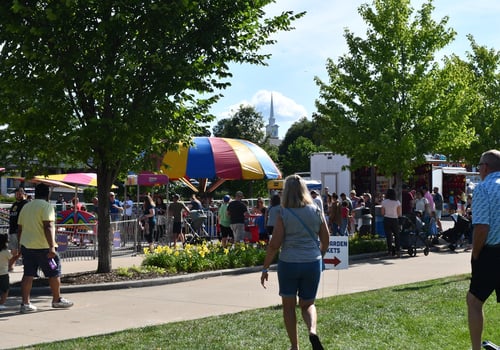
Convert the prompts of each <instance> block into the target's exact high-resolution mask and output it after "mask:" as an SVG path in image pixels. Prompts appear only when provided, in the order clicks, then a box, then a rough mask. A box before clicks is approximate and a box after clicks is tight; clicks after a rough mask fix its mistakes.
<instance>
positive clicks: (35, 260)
mask: <svg viewBox="0 0 500 350" xmlns="http://www.w3.org/2000/svg"><path fill="white" fill-rule="evenodd" d="M21 254H22V255H23V265H24V276H30V277H35V276H38V273H37V271H38V268H40V269H41V270H42V271H43V274H44V275H45V277H59V276H61V259H59V255H57V254H56V256H55V257H54V261H55V262H56V264H57V268H56V269H55V270H52V269H51V268H50V266H49V258H47V254H49V249H28V248H26V247H25V246H21Z"/></svg>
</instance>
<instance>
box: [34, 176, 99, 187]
mask: <svg viewBox="0 0 500 350" xmlns="http://www.w3.org/2000/svg"><path fill="white" fill-rule="evenodd" d="M35 179H46V180H54V181H60V182H64V183H67V184H72V185H77V186H92V187H97V174H96V173H69V174H54V175H47V176H43V175H40V176H35Z"/></svg>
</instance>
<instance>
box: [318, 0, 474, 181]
mask: <svg viewBox="0 0 500 350" xmlns="http://www.w3.org/2000/svg"><path fill="white" fill-rule="evenodd" d="M433 10H434V7H433V5H432V1H429V2H426V3H424V4H422V7H421V9H420V10H418V11H417V12H416V14H415V15H413V13H414V10H413V8H412V7H411V6H410V1H409V0H374V1H373V7H370V6H369V5H367V4H365V5H362V6H361V7H360V8H359V13H360V15H361V17H362V18H363V19H364V20H365V22H366V23H367V25H368V29H367V32H366V37H365V38H361V37H358V36H355V35H354V34H353V33H352V32H350V31H349V30H348V29H346V31H345V35H344V36H345V38H346V41H347V45H348V48H349V54H345V55H343V56H341V57H340V58H339V60H338V63H335V62H334V61H333V60H332V59H329V60H328V62H327V71H328V75H329V82H328V83H325V82H322V81H321V80H319V79H316V81H317V84H318V85H319V87H320V100H318V101H317V103H316V105H317V107H318V111H319V114H318V115H317V116H315V120H316V121H317V122H318V124H319V129H320V130H321V131H322V132H324V135H325V137H326V138H327V145H328V147H329V148H330V149H331V150H332V151H334V152H336V153H339V154H344V155H347V156H348V157H350V158H351V161H352V166H351V167H352V168H353V169H358V168H360V167H362V166H376V167H377V169H378V171H379V172H381V173H383V174H385V175H386V176H391V175H394V176H395V182H396V189H397V190H400V189H401V183H402V179H403V177H404V176H405V175H408V174H410V173H411V172H412V171H413V169H414V167H415V166H416V165H419V164H422V163H424V155H425V154H429V153H433V152H439V151H440V149H442V148H445V147H448V148H451V147H452V146H450V145H449V144H448V143H450V142H455V141H456V140H459V141H460V142H462V141H464V142H466V141H467V140H468V139H469V134H468V133H467V127H466V126H467V125H468V118H469V115H470V112H468V111H467V110H464V109H462V108H460V107H463V106H464V104H462V105H461V106H460V107H457V106H455V103H457V100H459V98H458V96H457V95H454V96H451V98H450V94H452V95H453V94H460V95H463V94H464V90H463V88H464V86H465V85H464V83H465V82H466V80H467V78H466V77H465V78H463V77H460V76H458V75H457V72H459V71H460V66H459V65H453V64H451V63H450V64H449V65H448V66H447V67H446V68H444V69H440V67H439V65H438V64H437V63H436V61H435V58H434V55H435V53H436V52H438V51H439V50H440V49H442V48H444V47H445V46H446V45H447V44H449V43H450V42H451V41H452V40H453V38H454V36H455V32H454V31H453V30H452V29H449V28H447V27H446V24H447V21H448V18H447V17H444V18H442V19H441V20H440V21H439V22H436V21H434V20H433V19H432V12H433ZM444 106H447V107H448V108H449V107H453V108H452V110H451V111H449V112H446V113H444V112H445V108H444ZM459 110H460V112H463V113H460V115H459V116H457V111H459ZM449 135H453V141H450V140H449Z"/></svg>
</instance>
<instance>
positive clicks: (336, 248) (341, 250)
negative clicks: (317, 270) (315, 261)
mask: <svg viewBox="0 0 500 350" xmlns="http://www.w3.org/2000/svg"><path fill="white" fill-rule="evenodd" d="M323 261H324V263H325V268H326V269H327V270H332V269H333V270H343V269H347V268H348V267H349V237H347V236H330V244H329V245H328V250H327V252H326V254H325V257H324V258H323Z"/></svg>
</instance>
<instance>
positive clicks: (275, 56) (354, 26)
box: [211, 0, 500, 138]
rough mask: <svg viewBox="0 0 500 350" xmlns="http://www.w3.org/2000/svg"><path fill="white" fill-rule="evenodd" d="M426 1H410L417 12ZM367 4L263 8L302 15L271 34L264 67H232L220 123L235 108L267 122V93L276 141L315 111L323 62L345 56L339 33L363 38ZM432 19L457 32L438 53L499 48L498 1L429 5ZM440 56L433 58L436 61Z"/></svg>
mask: <svg viewBox="0 0 500 350" xmlns="http://www.w3.org/2000/svg"><path fill="white" fill-rule="evenodd" d="M424 2H427V0H412V1H411V4H412V7H413V9H414V10H416V11H418V10H419V9H420V8H421V5H422V3H424ZM363 3H368V4H369V5H370V6H372V3H373V1H371V0H349V1H346V0H307V1H304V0H276V2H275V3H273V4H270V5H269V6H268V7H267V8H266V12H267V14H268V16H271V15H277V14H279V13H281V12H283V11H290V10H291V11H294V12H295V13H298V12H301V11H307V14H306V15H305V16H304V17H302V18H300V19H299V20H297V21H295V22H294V23H293V26H294V27H295V30H292V31H289V32H279V33H276V34H273V37H272V38H273V39H276V40H277V43H276V45H273V46H270V47H265V48H263V50H262V52H265V53H271V54H272V57H271V59H270V60H269V61H268V64H269V65H268V66H266V67H261V66H252V65H240V64H233V65H231V72H232V73H233V78H232V79H231V85H232V86H231V87H229V88H228V89H227V90H225V91H224V92H223V94H224V97H223V98H222V99H221V100H220V101H219V102H218V103H217V104H216V105H215V106H214V107H213V108H212V109H211V112H212V113H213V114H215V115H216V116H217V118H218V119H220V118H227V117H228V116H229V115H230V114H231V111H233V112H234V111H235V110H237V109H238V108H239V106H240V104H249V105H252V106H254V107H255V108H256V109H257V111H259V112H261V113H262V115H263V116H264V119H265V121H266V122H267V121H268V118H269V107H270V94H271V91H272V92H273V96H274V114H275V118H276V122H277V124H278V125H279V126H280V128H279V136H280V137H281V138H283V137H284V135H285V134H286V131H287V129H288V127H289V126H290V125H291V124H292V123H293V122H295V121H297V120H298V119H299V118H301V117H303V116H307V117H308V118H310V116H311V114H312V113H314V112H315V111H316V109H315V106H314V102H315V100H316V99H318V98H319V88H318V86H317V85H316V84H315V83H314V80H313V79H314V77H319V78H320V79H321V80H323V81H325V82H327V81H328V76H327V72H326V60H327V58H331V59H333V60H334V61H338V58H339V57H340V56H342V55H344V54H346V53H348V50H347V46H346V43H345V38H344V29H345V28H348V29H349V31H351V32H353V33H354V34H355V35H356V36H361V37H363V36H364V35H365V33H366V30H367V25H366V23H365V22H364V21H363V20H362V18H361V16H360V15H359V13H358V11H357V10H358V8H359V6H360V5H361V4H363ZM433 5H434V7H435V10H434V11H433V18H434V20H436V21H440V20H441V19H442V18H443V17H444V16H449V22H448V27H451V28H453V29H455V30H456V31H457V37H456V40H455V42H454V43H452V44H451V45H450V46H449V47H447V48H446V49H445V50H444V52H443V53H442V54H450V53H452V52H453V53H455V54H457V55H460V56H462V57H463V56H464V54H465V52H466V51H470V45H469V43H468V41H467V39H466V37H465V36H466V35H467V34H469V33H470V34H472V35H473V36H474V38H475V39H476V41H477V43H478V44H479V45H486V46H487V47H489V48H495V49H496V50H499V49H500V41H499V36H498V35H497V32H498V30H497V29H498V16H499V15H500V1H493V0H475V1H473V2H472V1H470V0H434V1H433ZM439 56H440V55H437V57H439Z"/></svg>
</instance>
